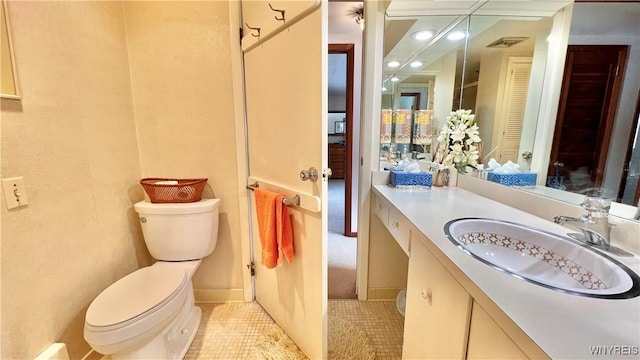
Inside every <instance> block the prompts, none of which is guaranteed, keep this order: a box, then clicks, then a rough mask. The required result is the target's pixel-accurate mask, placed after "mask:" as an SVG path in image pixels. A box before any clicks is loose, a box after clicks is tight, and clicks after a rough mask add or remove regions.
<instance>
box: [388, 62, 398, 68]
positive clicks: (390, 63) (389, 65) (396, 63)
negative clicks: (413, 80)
mask: <svg viewBox="0 0 640 360" xmlns="http://www.w3.org/2000/svg"><path fill="white" fill-rule="evenodd" d="M387 66H388V67H390V68H396V67H398V66H400V62H399V61H389V62H388V63H387Z"/></svg>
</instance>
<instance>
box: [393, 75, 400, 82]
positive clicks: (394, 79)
mask: <svg viewBox="0 0 640 360" xmlns="http://www.w3.org/2000/svg"><path fill="white" fill-rule="evenodd" d="M398 80H400V78H398V77H397V76H394V77H392V78H391V81H393V82H396V81H398Z"/></svg>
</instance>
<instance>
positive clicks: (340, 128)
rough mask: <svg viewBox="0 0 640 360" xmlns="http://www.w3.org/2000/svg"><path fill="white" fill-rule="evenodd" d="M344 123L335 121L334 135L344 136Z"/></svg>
mask: <svg viewBox="0 0 640 360" xmlns="http://www.w3.org/2000/svg"><path fill="white" fill-rule="evenodd" d="M345 123H346V121H336V122H335V125H334V131H333V132H334V133H335V134H344V133H345Z"/></svg>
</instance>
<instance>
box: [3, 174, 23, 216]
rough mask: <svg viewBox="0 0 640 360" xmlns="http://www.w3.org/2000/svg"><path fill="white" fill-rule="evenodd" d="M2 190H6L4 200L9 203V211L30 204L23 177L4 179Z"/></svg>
mask: <svg viewBox="0 0 640 360" xmlns="http://www.w3.org/2000/svg"><path fill="white" fill-rule="evenodd" d="M2 188H3V189H4V200H5V201H6V203H7V209H13V208H17V207H20V206H25V205H27V204H29V201H28V199H27V189H26V188H25V186H24V179H23V178H22V176H19V177H14V178H8V179H2Z"/></svg>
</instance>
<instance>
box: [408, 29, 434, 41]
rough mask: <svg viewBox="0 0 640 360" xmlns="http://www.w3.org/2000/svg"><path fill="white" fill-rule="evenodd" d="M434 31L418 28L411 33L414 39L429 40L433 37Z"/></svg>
mask: <svg viewBox="0 0 640 360" xmlns="http://www.w3.org/2000/svg"><path fill="white" fill-rule="evenodd" d="M435 33H436V32H435V31H433V30H420V31H418V32H416V33H413V35H412V36H413V38H414V39H416V40H420V41H424V40H429V39H431V38H432V37H433V35H435Z"/></svg>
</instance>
